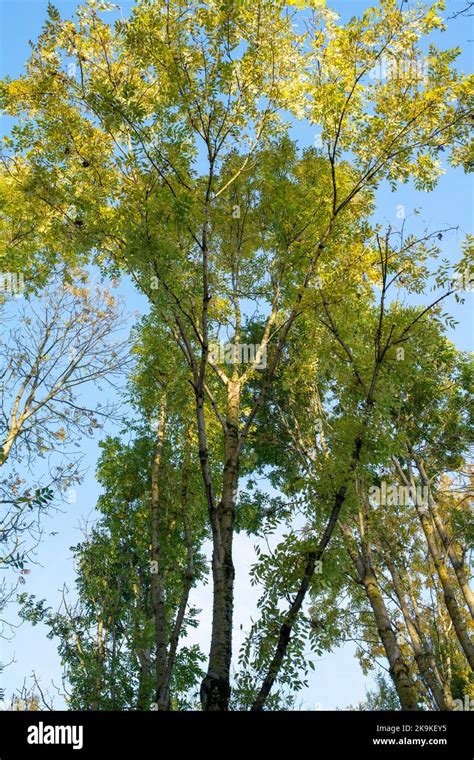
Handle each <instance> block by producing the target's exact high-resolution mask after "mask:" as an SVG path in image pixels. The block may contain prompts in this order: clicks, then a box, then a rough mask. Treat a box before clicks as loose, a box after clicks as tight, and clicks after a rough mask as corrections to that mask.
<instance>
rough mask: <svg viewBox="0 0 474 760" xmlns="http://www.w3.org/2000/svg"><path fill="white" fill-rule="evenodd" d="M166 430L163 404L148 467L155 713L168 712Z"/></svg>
mask: <svg viewBox="0 0 474 760" xmlns="http://www.w3.org/2000/svg"><path fill="white" fill-rule="evenodd" d="M164 427H165V405H164V403H163V404H162V407H161V410H160V420H159V425H158V431H157V441H156V449H155V454H154V457H153V462H152V467H151V562H152V564H151V600H152V606H153V616H154V620H155V646H156V652H155V699H156V709H157V710H167V709H168V704H167V702H166V699H165V695H164V691H165V681H166V666H167V660H168V639H167V631H166V608H165V595H164V589H163V568H162V566H161V546H160V483H159V473H160V463H161V452H162V449H163V437H164Z"/></svg>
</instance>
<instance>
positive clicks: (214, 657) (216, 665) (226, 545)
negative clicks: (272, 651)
mask: <svg viewBox="0 0 474 760" xmlns="http://www.w3.org/2000/svg"><path fill="white" fill-rule="evenodd" d="M239 414H240V383H239V381H233V380H229V382H228V385H227V415H226V433H225V448H224V472H223V484H222V498H221V501H220V502H219V505H218V507H217V509H215V510H213V513H211V515H210V518H211V526H212V538H213V552H212V577H213V583H214V588H213V610H212V634H211V648H210V653H209V663H208V670H207V674H206V676H205V678H204V680H203V682H202V684H201V703H202V707H203V710H209V711H216V710H220V711H222V710H224V711H225V710H228V706H229V698H230V665H231V659H232V616H233V606H234V564H233V560H232V539H233V532H234V521H235V507H236V500H237V487H238V480H239Z"/></svg>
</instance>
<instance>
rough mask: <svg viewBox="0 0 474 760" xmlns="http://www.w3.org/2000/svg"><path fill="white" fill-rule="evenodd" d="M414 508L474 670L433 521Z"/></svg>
mask: <svg viewBox="0 0 474 760" xmlns="http://www.w3.org/2000/svg"><path fill="white" fill-rule="evenodd" d="M416 510H417V512H418V516H419V518H420V522H421V526H422V528H423V532H424V534H425V537H426V542H427V544H428V549H429V552H430V554H431V557H432V559H433V564H434V566H435V568H436V572H437V573H438V577H439V580H440V582H441V586H442V589H443V596H444V601H445V604H446V607H447V610H448V612H449V616H450V618H451V620H452V621H453V628H454V630H455V632H456V636H457V638H458V641H459V643H460V645H461V647H462V650H463V652H464V654H465V655H466V657H467V661H468V663H469V665H470V667H471V669H472V670H474V644H473V643H472V641H471V639H470V636H469V633H468V630H467V626H466V621H465V620H464V618H463V614H462V610H461V608H460V607H459V604H458V602H457V599H456V595H455V592H454V588H453V585H452V583H451V579H450V577H449V572H448V568H447V567H446V563H445V562H444V561H443V558H442V556H441V552H440V551H439V548H438V544H437V542H436V536H435V533H434V528H433V523H432V521H431V518H430V516H429V515H428V514H427V513H426V511H425V509H424V507H423V506H420V505H417V507H416Z"/></svg>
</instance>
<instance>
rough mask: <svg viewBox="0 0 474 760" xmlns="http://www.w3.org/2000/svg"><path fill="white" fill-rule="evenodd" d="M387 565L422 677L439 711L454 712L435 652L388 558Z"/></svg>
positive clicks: (396, 571) (386, 559)
mask: <svg viewBox="0 0 474 760" xmlns="http://www.w3.org/2000/svg"><path fill="white" fill-rule="evenodd" d="M385 563H386V565H387V567H388V569H389V572H390V575H391V576H392V581H393V588H394V590H395V594H396V595H397V599H398V602H399V604H400V609H401V611H402V615H403V619H404V620H405V625H406V627H407V631H408V635H409V636H410V641H411V644H412V647H413V654H414V656H415V661H416V664H417V665H418V670H419V671H420V675H421V677H422V679H423V680H424V682H425V683H426V685H427V686H428V688H429V690H430V692H431V694H432V695H433V699H434V700H435V703H436V706H437V707H438V710H452V709H453V701H452V698H449V697H448V698H447V695H446V694H445V692H444V688H443V683H442V682H441V679H440V678H439V674H438V670H437V668H436V662H435V659H434V655H433V652H431V650H430V649H429V648H427V647H426V646H425V645H424V643H423V641H422V638H421V635H420V633H419V632H418V629H417V627H416V624H415V622H414V620H413V618H412V616H411V613H410V610H409V607H408V604H407V601H406V597H405V592H404V590H403V585H402V580H401V578H400V575H399V573H398V570H397V569H396V567H395V565H394V564H393V562H392V561H391V560H390V559H389V558H387V557H386V558H385Z"/></svg>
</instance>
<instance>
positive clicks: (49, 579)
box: [0, 0, 474, 709]
mask: <svg viewBox="0 0 474 760" xmlns="http://www.w3.org/2000/svg"><path fill="white" fill-rule="evenodd" d="M328 4H329V5H330V6H331V7H333V8H334V9H335V10H337V11H338V12H339V13H340V14H341V15H342V16H343V17H347V16H350V15H355V14H357V13H359V12H360V11H362V10H363V9H364V8H365V7H368V6H369V5H374V4H375V2H367V0H336V1H335V2H332V3H331V2H329V3H328ZM464 4H465V3H464V2H463V0H459V2H457V1H456V2H449V0H448V11H449V10H450V9H451V7H452V9H453V10H454V9H456V8H461V7H463V6H464ZM55 5H56V7H57V8H58V9H59V10H60V12H61V14H62V15H65V16H67V15H72V14H73V13H74V9H75V8H76V6H77V3H76V2H74V1H72V0H56V2H55ZM131 5H132V3H130V2H126V3H125V2H122V3H121V6H122V9H123V13H124V15H126V13H127V9H128V8H130V6H131ZM46 8H47V0H0V29H1V33H0V76H5V75H7V74H8V75H10V76H17V75H19V74H20V73H21V72H22V69H23V66H24V64H25V62H26V60H27V58H28V55H29V46H28V40H29V39H32V40H35V39H36V38H37V37H38V34H39V33H40V31H41V26H42V24H43V22H44V20H45V18H46ZM433 39H434V41H435V42H436V43H437V44H439V45H440V47H453V46H460V47H461V48H462V49H463V54H462V57H461V58H460V61H459V65H460V67H461V68H462V69H464V70H465V71H472V61H473V49H474V41H473V40H474V29H473V25H472V23H471V21H470V20H468V19H465V18H461V19H458V20H456V21H454V22H451V23H450V28H449V31H448V32H447V33H446V34H444V35H440V34H436V36H434V38H433ZM2 128H3V132H6V131H8V128H9V125H8V124H6V123H4V124H3V125H2ZM295 137H296V138H297V139H298V140H299V142H300V144H301V145H306V144H311V143H312V142H313V140H314V134H313V133H310V132H309V131H308V130H306V129H300V130H299V131H296V133H295ZM473 200H474V193H473V184H472V179H471V178H470V177H469V176H464V175H463V173H462V171H456V172H454V171H452V170H448V172H447V173H446V175H445V176H443V177H442V178H441V180H440V182H439V185H438V187H437V189H436V190H435V192H434V193H431V194H428V193H421V192H416V191H415V190H414V189H413V188H412V187H411V186H410V185H408V186H401V187H400V188H399V189H398V190H397V191H396V192H395V193H392V192H391V191H390V189H389V188H385V187H384V188H381V190H380V191H379V194H378V204H377V218H378V219H380V220H381V221H385V222H386V223H391V224H392V225H394V226H395V225H396V224H397V218H396V210H397V206H398V205H400V204H403V205H404V206H405V209H406V213H407V215H409V214H410V212H411V210H412V209H414V208H419V209H421V210H422V213H421V214H420V215H419V216H417V217H415V218H414V219H413V228H412V229H413V231H414V232H417V231H420V229H421V228H423V227H424V226H425V223H426V224H427V225H429V227H430V228H432V229H440V228H445V227H450V226H459V232H457V233H453V234H451V235H450V236H446V237H445V239H444V241H443V246H444V253H445V255H446V256H448V257H449V258H450V259H451V260H453V261H454V260H456V259H457V258H458V256H459V245H460V241H461V240H462V239H463V237H464V236H465V234H466V232H472V231H473V230H472V209H473ZM123 295H124V298H125V299H126V304H127V309H129V310H130V311H132V310H134V309H139V310H142V311H143V310H145V309H146V303H145V301H144V299H142V298H141V297H140V296H138V295H137V294H136V293H135V292H134V291H133V289H132V288H131V287H130V286H127V285H125V286H124V288H123ZM473 303H474V294H472V293H468V294H467V295H466V302H465V304H464V306H460V305H456V304H455V303H454V302H451V303H450V304H449V307H450V311H451V312H452V313H453V314H454V316H455V318H456V319H457V321H458V322H459V325H458V327H457V328H456V330H455V332H454V333H453V334H452V338H453V340H454V341H455V342H456V344H457V345H458V346H459V347H460V348H462V349H464V350H471V351H472V350H473V348H474V344H473V337H472V336H473V326H474V320H473V316H474V311H473ZM97 443H98V441H97V439H96V440H94V441H87V442H85V444H84V454H85V460H84V461H85V464H86V465H87V467H88V474H87V476H86V478H85V480H84V482H83V484H82V485H81V486H80V487H79V488H78V489H77V501H76V503H75V504H73V505H70V507H69V508H68V509H67V510H66V511H65V512H63V513H60V514H58V513H55V514H53V515H52V516H51V517H50V518H49V519H47V520H46V521H45V526H44V527H45V535H44V540H43V542H42V544H41V547H40V549H39V551H38V556H37V559H38V563H39V564H38V565H35V566H33V568H32V572H31V575H29V576H27V581H26V585H25V586H24V587H23V588H24V589H25V590H27V591H29V592H31V593H34V594H36V595H37V596H38V597H39V598H46V599H47V601H48V604H50V605H52V606H53V607H54V606H55V605H56V604H57V602H58V599H59V591H58V590H59V589H60V588H61V586H62V583H63V582H64V581H65V582H67V584H68V585H69V587H70V588H72V587H73V581H74V570H73V566H72V558H71V552H70V551H69V547H70V546H71V545H74V544H76V543H77V542H78V541H79V540H80V539H81V532H80V530H79V528H78V525H79V523H80V522H81V521H84V519H86V518H88V517H91V516H92V515H93V510H94V505H95V502H96V499H97V495H98V486H97V483H96V481H95V478H94V467H95V463H96V461H97V456H98V446H97ZM52 531H54V532H55V533H56V534H57V535H55V536H51V535H49V533H50V532H52ZM253 543H254V542H253V540H248V539H246V538H245V537H242V536H239V537H237V540H236V544H235V555H236V570H237V580H236V598H237V607H236V616H235V617H236V621H237V624H240V622H241V621H244V627H245V621H248V619H249V616H250V615H251V614H252V613H253V611H254V610H255V602H256V592H254V591H253V590H251V589H250V588H249V584H248V582H247V578H246V573H247V571H248V569H249V567H250V565H251V563H252V561H253V559H254V554H253V550H252V546H253ZM194 601H195V603H196V605H197V606H198V607H202V608H203V609H204V610H205V612H206V614H205V615H203V616H202V627H201V629H200V632H199V640H200V641H201V642H202V644H203V649H204V651H205V652H207V646H208V644H207V642H208V635H207V634H208V631H209V625H210V620H209V614H210V604H209V602H210V599H209V590H208V589H206V590H204V589H200V590H198V591H197V592H196V594H195V599H194ZM11 613H12V614H10V615H9V617H10V619H14V616H13V610H11ZM238 636H239V633H238V632H237V633H236V644H237V643H238ZM0 647H1V651H0V662H8V661H9V660H11V659H12V658H14V659H15V661H14V662H13V663H12V664H11V665H10V666H9V667H8V668H7V669H6V670H5V671H4V673H3V685H4V686H5V689H6V692H7V695H9V694H10V693H11V692H12V690H14V689H16V688H18V687H20V686H21V684H22V682H23V679H24V678H25V677H28V676H29V675H30V674H31V672H32V670H35V671H36V673H37V675H39V677H40V679H41V683H42V685H43V687H46V688H47V687H48V685H49V683H50V681H51V679H54V682H55V683H56V684H59V683H60V674H61V666H60V662H59V657H58V654H57V650H56V643H55V642H54V641H53V642H51V641H49V640H47V639H46V637H45V631H44V630H43V629H42V628H41V627H37V628H31V627H30V626H29V625H23V626H22V627H21V628H19V629H18V630H17V632H16V635H15V637H14V639H13V640H12V641H11V642H10V643H8V644H7V643H5V642H1V641H0ZM367 685H369V686H370V682H369V681H368V680H367V679H365V678H364V677H363V676H362V673H361V671H360V668H359V666H358V663H357V661H356V660H355V659H354V657H353V648H352V646H351V645H347V646H346V647H344V648H343V649H342V650H337V651H336V652H334V653H330V654H325V655H324V656H323V657H321V658H320V659H319V660H318V661H317V663H316V670H315V673H314V674H312V675H311V678H310V686H309V688H308V689H307V690H306V691H305V692H302V694H301V700H302V702H303V703H304V705H305V706H306V707H307V708H309V709H318V708H319V709H334V708H335V707H345V706H347V705H349V704H357V703H358V702H359V701H360V700H362V699H363V698H364V695H365V688H366V686H367ZM56 706H57V707H58V708H59V707H60V706H61V702H60V700H57V701H56Z"/></svg>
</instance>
